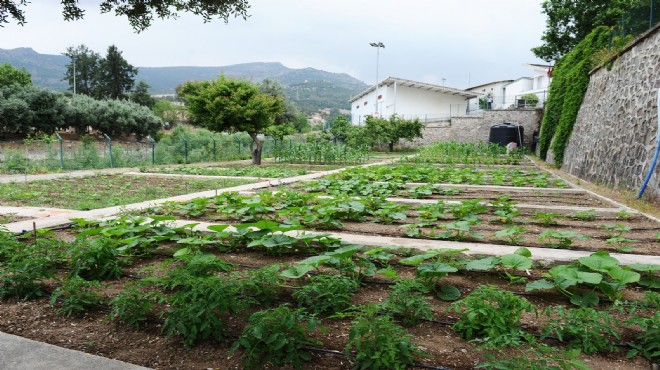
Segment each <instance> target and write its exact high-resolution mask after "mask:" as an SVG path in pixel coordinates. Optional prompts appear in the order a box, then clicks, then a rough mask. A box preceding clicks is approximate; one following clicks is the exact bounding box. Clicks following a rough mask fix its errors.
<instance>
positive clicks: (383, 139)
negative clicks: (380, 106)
mask: <svg viewBox="0 0 660 370" xmlns="http://www.w3.org/2000/svg"><path fill="white" fill-rule="evenodd" d="M423 128H424V124H423V123H421V122H420V121H419V119H414V120H406V119H401V118H399V117H397V115H396V114H394V115H392V116H390V118H389V119H384V118H374V117H371V116H367V119H366V122H365V124H364V136H363V137H364V139H365V140H366V141H367V143H369V144H370V145H371V146H379V145H387V146H388V148H389V150H390V152H391V151H394V145H395V144H396V143H398V142H399V140H401V139H406V140H412V139H414V138H416V137H422V129H423Z"/></svg>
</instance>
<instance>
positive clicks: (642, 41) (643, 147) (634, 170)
mask: <svg viewBox="0 0 660 370" xmlns="http://www.w3.org/2000/svg"><path fill="white" fill-rule="evenodd" d="M659 30H660V28H658V27H656V28H655V29H653V30H651V31H649V32H648V33H647V34H645V35H643V36H642V37H640V38H639V39H638V40H636V42H635V43H634V44H633V45H632V46H630V47H628V48H627V49H626V50H624V51H623V52H622V54H621V55H620V57H619V58H618V59H617V60H616V61H615V62H614V64H613V66H612V68H611V70H609V71H608V70H607V68H599V69H596V70H594V71H592V73H591V76H590V81H589V87H588V89H587V93H586V95H585V97H584V100H583V102H582V106H581V107H580V111H579V113H578V117H577V120H576V122H575V126H574V128H573V133H572V135H571V137H570V139H569V141H568V144H567V146H566V151H565V153H564V163H563V166H562V169H563V170H564V171H566V172H568V173H570V174H572V175H575V176H577V177H579V178H582V179H585V180H587V181H590V182H594V183H601V184H605V185H609V186H612V187H614V188H617V189H627V190H630V191H634V192H638V191H639V189H640V187H641V186H642V184H643V182H644V178H645V177H646V174H647V172H648V170H649V168H650V165H651V161H652V159H653V155H654V154H655V147H656V138H657V134H658V133H657V128H658V107H657V102H656V101H657V92H658V88H659V87H660V31H659ZM644 195H645V197H648V199H649V200H658V199H660V170H659V169H658V168H656V169H655V173H654V174H653V176H652V177H651V181H650V182H649V184H648V187H647V189H646V192H645V194H644Z"/></svg>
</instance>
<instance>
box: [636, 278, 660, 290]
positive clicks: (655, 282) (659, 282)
mask: <svg viewBox="0 0 660 370" xmlns="http://www.w3.org/2000/svg"><path fill="white" fill-rule="evenodd" d="M638 284H639V285H641V286H645V287H647V288H650V289H660V279H658V278H657V277H655V276H644V277H642V278H641V279H639V282H638Z"/></svg>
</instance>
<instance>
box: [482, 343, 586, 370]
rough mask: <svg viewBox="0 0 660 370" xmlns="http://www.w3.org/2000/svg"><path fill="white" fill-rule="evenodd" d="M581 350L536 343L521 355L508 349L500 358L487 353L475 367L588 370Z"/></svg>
mask: <svg viewBox="0 0 660 370" xmlns="http://www.w3.org/2000/svg"><path fill="white" fill-rule="evenodd" d="M579 356H580V350H568V351H561V350H559V349H557V348H553V347H550V346H548V345H546V344H543V343H536V344H534V345H532V346H531V347H530V348H528V349H525V350H524V351H523V353H522V354H521V355H512V354H511V352H509V351H507V352H504V353H502V358H498V357H497V356H495V355H493V354H492V353H487V354H486V359H485V361H481V362H480V363H479V364H478V365H477V366H475V369H488V370H508V369H516V370H559V369H562V370H573V369H575V370H588V369H589V367H588V366H587V364H586V363H584V362H582V361H580V360H579V359H578V358H579Z"/></svg>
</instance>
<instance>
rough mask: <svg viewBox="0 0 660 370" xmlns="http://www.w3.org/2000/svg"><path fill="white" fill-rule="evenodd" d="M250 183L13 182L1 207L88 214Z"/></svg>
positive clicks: (0, 191)
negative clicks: (92, 211)
mask: <svg viewBox="0 0 660 370" xmlns="http://www.w3.org/2000/svg"><path fill="white" fill-rule="evenodd" d="M250 182H252V181H245V180H228V179H218V180H190V179H172V178H155V177H146V176H122V175H97V176H89V177H82V178H64V179H58V180H45V181H30V182H15V183H5V184H0V205H4V206H43V207H55V208H63V209H76V210H89V209H96V208H105V207H111V206H118V205H124V204H131V203H138V202H142V201H145V200H153V199H161V198H166V197H171V196H174V195H181V194H189V193H194V192H198V191H203V190H212V189H222V188H227V187H232V186H237V185H242V184H248V183H250Z"/></svg>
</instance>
